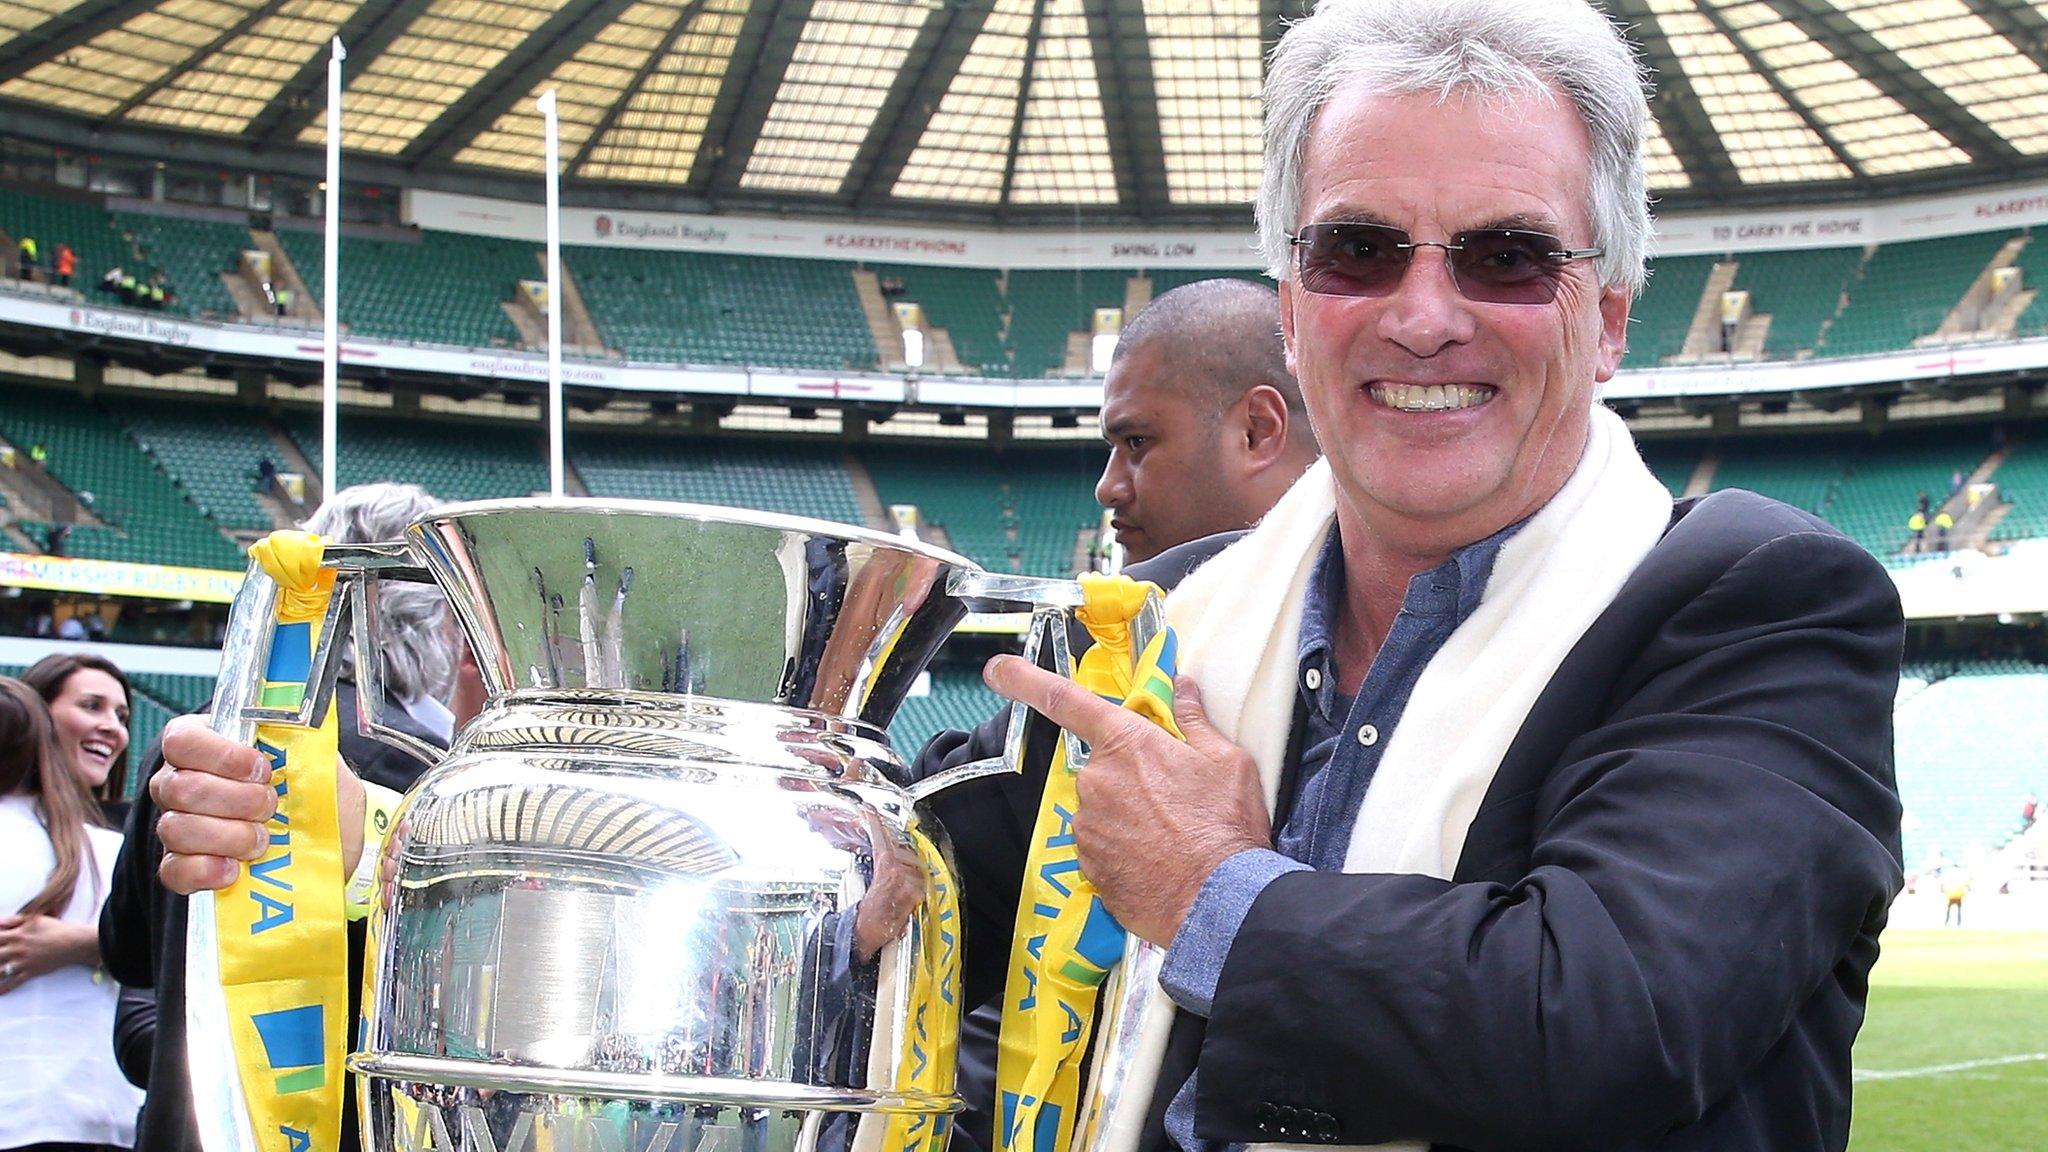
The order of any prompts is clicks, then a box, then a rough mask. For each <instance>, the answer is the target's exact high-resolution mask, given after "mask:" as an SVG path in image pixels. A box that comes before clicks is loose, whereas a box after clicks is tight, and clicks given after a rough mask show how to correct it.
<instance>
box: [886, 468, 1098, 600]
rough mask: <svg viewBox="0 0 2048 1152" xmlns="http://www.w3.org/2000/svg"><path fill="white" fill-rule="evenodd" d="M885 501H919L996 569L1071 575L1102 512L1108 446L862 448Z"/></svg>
mask: <svg viewBox="0 0 2048 1152" xmlns="http://www.w3.org/2000/svg"><path fill="white" fill-rule="evenodd" d="M862 459H863V461H864V462H865V463H866V464H867V467H868V472H869V474H870V475H872V476H873V477H874V481H875V487H876V488H877V490H879V492H880V494H881V497H882V501H883V502H884V503H886V504H915V505H917V506H918V507H919V508H920V509H921V510H922V512H923V514H924V519H925V521H926V522H927V523H930V524H936V525H938V526H940V527H942V528H944V529H945V530H946V534H947V536H948V537H949V538H950V539H951V542H952V546H953V549H954V551H957V552H960V553H962V554H963V555H966V556H968V557H969V558H971V559H973V560H975V561H976V562H978V563H980V564H981V565H982V566H983V567H986V568H990V569H993V570H994V571H997V572H1026V573H1030V574H1032V575H1035V576H1071V575H1073V572H1072V569H1073V566H1074V541H1075V538H1076V533H1077V532H1079V531H1080V530H1082V529H1084V528H1088V527H1091V526H1093V525H1094V524H1095V523H1096V522H1097V519H1098V518H1099V516H1100V514H1101V510H1100V509H1099V508H1098V507H1097V506H1096V504H1095V497H1094V489H1095V479H1096V477H1097V476H1099V475H1100V474H1101V472H1102V449H1101V447H1100V446H1099V445H1096V446H1090V447H1085V448H1084V447H1080V446H1074V447H1062V448H1031V449H1025V448H1012V449H1011V450H1010V451H1008V452H1004V453H1001V454H999V455H991V454H990V453H989V452H988V450H987V449H986V448H983V447H963V448H952V447H945V448H940V447H923V446H921V447H917V448H908V447H906V448H869V449H867V450H865V451H863V453H862Z"/></svg>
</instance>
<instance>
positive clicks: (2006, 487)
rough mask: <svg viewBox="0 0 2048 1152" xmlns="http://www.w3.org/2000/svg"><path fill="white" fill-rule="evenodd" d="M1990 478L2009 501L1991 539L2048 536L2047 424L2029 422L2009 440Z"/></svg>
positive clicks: (2025, 538)
mask: <svg viewBox="0 0 2048 1152" xmlns="http://www.w3.org/2000/svg"><path fill="white" fill-rule="evenodd" d="M1991 482H1992V483H1994V484H1996V485H1998V488H1999V492H2000V494H2002V495H2003V496H2004V497H2005V498H2006V499H2007V500H2009V501H2011V502H2012V510H2011V511H2009V512H2007V513H2006V514H2005V518H2004V519H2002V520H2000V521H1999V522H1998V524H1997V525H1996V526H1995V527H1993V528H1992V530H1991V538H1992V539H1993V540H2031V539H2035V538H2037V537H2042V536H2048V424H2042V423H2039V422H2036V423H2034V424H2032V425H2029V426H2028V427H2027V428H2026V429H2025V430H2024V435H2023V437H2021V438H2017V439H2015V440H2014V441H2013V442H2012V445H2011V447H2010V449H2009V451H2008V453H2007V455H2006V458H2005V463H2003V464H2000V465H1999V466H1998V471H1996V472H1993V473H1992V474H1991Z"/></svg>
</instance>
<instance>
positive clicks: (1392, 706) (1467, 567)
mask: <svg viewBox="0 0 2048 1152" xmlns="http://www.w3.org/2000/svg"><path fill="white" fill-rule="evenodd" d="M1520 527H1521V525H1520V524H1511V525H1509V526H1508V527H1506V528H1504V529H1502V530H1501V531H1499V532H1496V533H1494V534H1493V535H1492V536H1489V537H1487V538H1486V539H1484V540H1481V541H1479V542H1477V543H1474V544H1468V545H1466V546H1465V547H1463V548H1460V549H1459V550H1458V551H1456V552H1454V553H1452V554H1451V557H1450V559H1448V560H1446V561H1444V562H1443V563H1442V564H1440V565H1438V566H1437V567H1435V568H1432V569H1430V570H1429V571H1427V572H1423V573H1420V574H1419V575H1417V576H1415V577H1414V578H1413V579H1411V580H1409V581H1408V593H1407V595H1406V596H1405V597H1404V598H1403V599H1402V601H1401V611H1400V613H1399V614H1398V615H1396V616H1395V617H1394V624H1393V627H1391V628H1390V629H1388V631H1387V638H1386V640H1385V641H1384V642H1383V643H1382V644H1381V645H1380V649H1379V652H1378V653H1376V654H1375V655H1374V656H1373V661H1372V666H1371V667H1370V668H1369V669H1367V671H1366V674H1365V680H1364V682H1363V683H1361V684H1360V685H1359V689H1358V694H1357V695H1356V696H1355V697H1347V696H1345V695H1344V694H1343V693H1342V692H1341V691H1339V690H1338V681H1337V661H1336V653H1335V646H1334V634H1335V630H1336V625H1337V619H1338V615H1339V613H1341V612H1342V611H1343V605H1344V553H1343V549H1342V547H1341V545H1340V544H1339V541H1338V536H1337V529H1336V528H1335V527H1334V526H1333V527H1332V528H1331V529H1330V535H1329V537H1328V538H1327V539H1326V540H1325V541H1324V542H1323V549H1322V552H1321V553H1320V554H1319V555H1318V556H1317V557H1316V562H1315V567H1314V568H1313V569H1312V570H1311V571H1310V572H1309V580H1308V588H1307V589H1306V593H1305V596H1304V599H1303V603H1302V611H1301V641H1300V648H1299V658H1298V660H1297V666H1296V677H1295V691H1296V692H1297V694H1298V695H1299V697H1300V704H1301V710H1302V711H1303V713H1304V714H1305V715H1306V717H1307V720H1306V726H1305V728H1304V731H1303V733H1302V740H1301V760H1300V763H1299V764H1298V765H1297V766H1296V767H1295V790H1294V801H1293V803H1292V804H1290V805H1289V806H1288V809H1287V811H1286V812H1284V813H1280V814H1279V819H1280V822H1279V827H1277V828H1276V829H1275V830H1274V833H1273V847H1272V848H1270V849H1266V848H1251V849H1246V850H1245V851H1243V852H1239V853H1238V854H1237V855H1235V856H1232V857H1230V858H1229V859H1227V860H1225V861H1224V862H1223V863H1221V864H1219V865H1217V866H1216V870H1215V871H1214V872H1212V873H1210V874H1209V878H1208V879H1207V880H1206V881H1204V882H1203V884H1202V890H1201V892H1200V893H1199V894H1198V895H1197V896H1196V897H1195V903H1194V906H1193V907H1192V908H1190V909H1189V910H1188V917H1187V919H1186V920H1185V921H1183V922H1182V924H1181V927H1180V932H1179V933H1178V934H1177V935H1175V936H1174V938H1173V944H1172V946H1171V947H1170V948H1168V949H1167V952H1166V963H1165V965H1164V967H1163V968H1162V970H1161V972H1160V974H1159V982H1160V985H1161V986H1162V987H1164V988H1165V989H1166V994H1167V995H1168V996H1170V997H1172V998H1173V1001H1174V1003H1176V1004H1178V1005H1180V1007H1181V1008H1183V1009H1185V1010H1186V1011H1189V1012H1194V1013H1197V1014H1198V1015H1201V1016H1204V1017H1206V1016H1208V1015H1209V1010H1210V1008H1211V1006H1212V1005H1213V1004H1214V1002H1215V999H1216V983H1217V980H1218V979H1219V978H1220V977H1221V976H1222V974H1223V961H1224V959H1225V958H1226V957H1228V956H1229V955H1230V945H1231V942H1232V941H1233V940H1235V939H1236V938H1237V931H1238V928H1239V927H1240V926H1241V925H1242V924H1243V923H1244V918H1245V916H1246V915H1247V914H1248V913H1249V912H1250V911H1251V907H1252V902H1253V901H1254V900H1257V899H1258V897H1259V893H1260V892H1262V891H1264V890H1265V887H1266V885H1268V884H1270V883H1272V882H1273V881H1274V880H1276V879H1278V878H1279V877H1281V876H1283V875H1285V874H1287V873H1289V872H1299V871H1304V870H1307V869H1315V870H1317V871H1322V872H1339V871H1342V870H1343V868H1344V857H1345V855H1346V854H1347V852H1348V851H1349V849H1350V846H1351V828H1352V825H1353V824H1354V823H1355V822H1356V821H1357V818H1358V809H1359V805H1360V804H1361V803H1363V802H1364V799H1365V790H1366V787H1367V786H1368V785H1369V784H1371V783H1372V775H1373V771H1374V770H1375V769H1377V768H1378V767H1379V762H1380V755H1381V753H1383V752H1384V751H1385V750H1386V747H1387V741H1389V740H1390V739H1392V738H1393V735H1394V726H1395V725H1396V724H1398V723H1399V722H1400V719H1401V713H1402V712H1403V711H1405V710H1406V709H1407V707H1408V697H1409V695H1410V694H1412V693H1413V692H1414V691H1415V681H1416V680H1417V679H1419V678H1420V677H1421V676H1422V669H1423V668H1424V667H1425V666H1427V665H1428V663H1429V661H1430V659H1431V658H1432V657H1434V656H1435V655H1436V654H1437V652H1438V650H1439V649H1441V648H1442V647H1443V646H1444V642H1445V641H1446V640H1449V639H1450V637H1451V633H1452V632H1455V631H1457V628H1458V625H1460V624H1463V623H1464V622H1465V621H1466V620H1467V619H1468V618H1469V617H1470V616H1471V615H1472V613H1473V612H1474V611H1476V610H1477V609H1478V608H1479V601H1480V598H1481V597H1482V596H1483V595H1484V594H1485V592H1486V582H1487V579H1488V578H1489V577H1490V576H1492V574H1493V562H1494V560H1495V558H1496V557H1498V556H1499V555H1500V549H1501V545H1502V544H1505V543H1506V542H1507V540H1508V537H1510V536H1512V535H1514V533H1515V531H1516V529H1518V528H1520ZM1166 1134H1167V1136H1168V1137H1170V1138H1171V1139H1172V1140H1173V1142H1174V1143H1175V1144H1177V1145H1179V1146H1180V1147H1181V1148H1183V1149H1185V1150H1187V1152H1213V1150H1214V1149H1217V1148H1221V1147H1223V1146H1222V1145H1216V1144H1206V1145H1205V1144H1204V1143H1203V1142H1201V1141H1198V1140H1196V1139H1195V1077H1193V1076H1190V1077H1189V1078H1188V1082H1187V1083H1186V1084H1185V1085H1184V1086H1182V1088H1181V1090H1180V1092H1179V1093H1178V1094H1177V1095H1175V1096H1174V1098H1173V1100H1172V1102H1171V1103H1169V1104H1168V1105H1167V1109H1166Z"/></svg>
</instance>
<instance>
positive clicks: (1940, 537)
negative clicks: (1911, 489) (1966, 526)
mask: <svg viewBox="0 0 2048 1152" xmlns="http://www.w3.org/2000/svg"><path fill="white" fill-rule="evenodd" d="M1955 526H1956V518H1955V517H1953V516H1951V515H1949V514H1948V509H1946V508H1943V509H1942V510H1941V511H1939V512H1936V513H1935V514H1934V550H1935V551H1936V552H1946V551H1948V530H1949V529H1951V528H1953V527H1955Z"/></svg>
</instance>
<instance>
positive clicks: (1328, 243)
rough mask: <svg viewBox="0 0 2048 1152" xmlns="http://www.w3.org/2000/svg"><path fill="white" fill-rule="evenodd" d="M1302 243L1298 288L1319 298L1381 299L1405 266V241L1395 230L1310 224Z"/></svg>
mask: <svg viewBox="0 0 2048 1152" xmlns="http://www.w3.org/2000/svg"><path fill="white" fill-rule="evenodd" d="M1301 239H1302V243H1301V245H1300V247H1301V264H1300V272H1301V286H1302V287H1303V288H1304V289H1306V290H1308V291H1310V292H1314V293H1316V294H1317V295H1319V296H1385V295H1386V294H1388V293H1389V292H1392V291H1393V290H1394V286H1395V285H1397V284H1399V283H1400V282H1401V273H1402V272H1403V271H1404V270H1405V269H1406V268H1407V267H1408V251H1407V249H1405V248H1403V247H1401V245H1403V244H1405V243H1407V240H1408V236H1407V234H1406V233H1404V232H1401V231H1399V230H1398V229H1394V228H1383V227H1381V226H1379V225H1377V224H1311V225H1309V226H1308V227H1307V228H1304V229H1302V237H1301Z"/></svg>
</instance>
